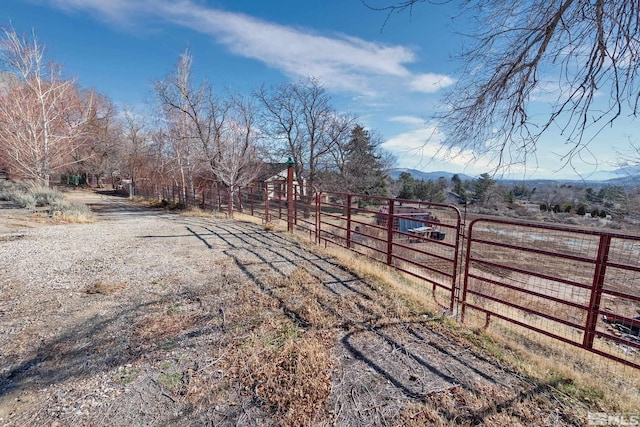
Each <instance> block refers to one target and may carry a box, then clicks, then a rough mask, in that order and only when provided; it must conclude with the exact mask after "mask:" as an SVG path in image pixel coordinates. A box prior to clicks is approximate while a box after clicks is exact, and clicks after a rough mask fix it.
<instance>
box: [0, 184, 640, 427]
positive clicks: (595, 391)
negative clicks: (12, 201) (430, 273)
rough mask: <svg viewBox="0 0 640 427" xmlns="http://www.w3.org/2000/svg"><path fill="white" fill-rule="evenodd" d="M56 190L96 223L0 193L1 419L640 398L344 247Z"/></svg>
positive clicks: (181, 416) (176, 420)
mask: <svg viewBox="0 0 640 427" xmlns="http://www.w3.org/2000/svg"><path fill="white" fill-rule="evenodd" d="M69 197H71V198H74V199H76V200H82V201H83V202H84V203H86V204H88V205H89V206H90V207H91V208H92V209H93V211H94V212H95V217H96V219H95V221H94V222H93V223H89V224H58V223H53V222H52V221H51V220H50V219H48V218H42V217H33V216H32V215H31V214H30V213H28V212H23V211H20V210H15V209H0V217H1V218H0V253H1V254H2V255H1V256H0V272H1V273H2V274H1V276H0V424H2V425H9V426H22V425H25V426H27V425H28V426H31V425H56V426H66V425H73V426H79V425H87V426H89V425H90V426H99V425H178V426H179V425H273V426H280V425H289V426H299V425H336V426H362V425H380V426H387V425H388V426H401V425H404V426H424V425H488V426H489V425H490V426H514V425H522V426H531V425H540V426H542V425H569V426H579V425H584V424H585V423H586V419H587V414H588V412H589V411H605V412H628V411H636V412H637V411H638V410H640V408H638V406H637V405H638V403H637V402H638V399H637V384H638V382H637V378H638V375H637V372H635V371H631V372H630V373H629V374H628V375H626V378H622V377H621V376H613V375H614V374H613V373H612V376H611V381H602V379H601V378H590V377H589V374H588V373H587V374H585V373H584V372H576V371H575V369H574V368H572V367H569V368H567V369H564V368H561V367H559V366H557V363H556V364H555V365H554V363H553V362H551V363H549V362H543V361H541V360H540V359H539V357H538V356H539V355H536V356H535V357H534V356H531V355H530V354H528V353H526V350H524V349H523V348H524V347H522V348H520V347H514V346H510V345H508V344H506V343H503V342H502V341H501V340H500V339H499V337H492V336H491V335H488V334H486V333H485V332H483V331H481V330H471V329H467V328H465V327H463V326H460V325H458V324H455V323H454V322H453V321H451V320H449V319H447V318H446V317H443V316H442V315H441V314H440V313H439V312H438V311H437V306H436V305H429V303H428V300H429V298H427V297H425V296H429V295H430V292H429V291H430V290H429V289H428V287H427V289H426V290H424V291H421V290H420V288H419V287H418V288H416V287H415V286H413V287H412V285H410V284H407V288H406V289H404V288H403V289H399V288H398V287H397V285H398V284H399V283H402V282H403V280H404V279H402V278H400V277H399V276H397V275H394V273H390V272H385V274H387V275H388V276H389V277H392V278H393V280H392V281H391V282H384V281H382V280H381V279H380V278H378V276H377V275H376V274H373V273H371V272H370V271H369V270H367V269H364V268H362V266H361V265H359V264H360V262H362V263H365V261H364V260H362V261H360V259H359V258H356V257H354V258H352V260H354V261H353V262H351V263H345V262H338V260H337V259H336V258H334V257H333V256H332V255H331V254H329V253H328V252H326V251H321V250H319V249H317V248H315V247H312V246H311V245H310V244H309V243H307V242H306V241H304V240H298V239H297V238H295V237H293V236H291V235H288V234H287V233H284V232H283V231H281V230H278V229H275V230H271V229H269V228H268V227H264V226H261V225H260V224H256V223H251V222H249V221H238V220H229V219H225V218H224V217H221V216H215V215H200V216H191V215H185V214H177V213H172V212H168V211H164V210H154V209H147V208H142V207H140V206H138V205H134V204H132V203H131V202H130V201H129V200H127V199H122V198H118V197H114V196H110V195H105V194H97V193H92V192H84V191H75V192H71V193H69ZM345 265H348V267H345ZM371 271H373V268H372V270H371ZM408 289H410V291H409V290H408ZM540 349H543V347H539V348H538V349H537V350H538V351H540ZM543 351H544V350H543ZM603 383H614V384H603ZM614 389H617V390H619V393H616V394H614V393H612V391H611V390H614ZM630 399H631V400H630Z"/></svg>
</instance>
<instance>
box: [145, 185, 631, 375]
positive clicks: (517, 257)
mask: <svg viewBox="0 0 640 427" xmlns="http://www.w3.org/2000/svg"><path fill="white" fill-rule="evenodd" d="M292 190H293V191H292V192H291V204H289V203H288V199H287V198H288V196H289V194H288V192H287V184H286V182H285V181H278V182H270V183H267V184H262V185H258V186H252V187H247V188H243V189H241V190H240V191H238V193H237V194H235V195H231V194H229V192H228V191H227V190H224V189H218V188H216V187H211V188H209V189H206V190H202V191H201V193H200V195H201V196H200V200H197V201H196V203H197V204H201V205H202V206H203V207H205V208H208V209H214V210H216V209H217V210H220V211H230V212H232V211H241V212H244V213H246V214H250V215H254V216H258V217H261V218H262V219H263V221H264V222H270V221H272V220H276V219H279V220H283V221H286V222H287V224H288V225H289V229H292V228H294V227H295V228H296V229H297V230H304V231H305V232H307V233H308V234H309V237H310V238H311V239H312V240H314V241H315V242H316V243H318V244H324V245H328V244H334V245H338V246H342V247H345V248H348V249H350V250H352V251H354V252H357V253H359V254H361V255H363V256H367V257H370V258H372V259H375V260H377V261H380V262H383V263H385V264H387V265H390V266H392V267H394V268H396V269H398V270H400V271H402V272H405V273H407V274H409V275H411V276H414V277H417V278H419V279H421V280H423V281H424V282H426V283H428V284H429V285H430V287H431V291H432V292H433V295H434V297H435V298H436V301H438V300H439V299H443V301H442V302H440V304H441V305H442V306H443V307H446V308H448V309H450V310H452V312H457V313H460V318H461V320H463V321H465V320H466V321H467V322H469V321H471V320H472V319H478V318H479V316H478V314H480V315H481V316H482V318H483V319H484V320H483V321H484V322H485V324H487V325H488V324H489V320H490V319H492V318H495V319H500V320H502V321H505V322H508V323H509V324H512V325H517V326H518V327H521V328H525V329H526V330H532V331H535V332H537V333H540V334H543V335H545V336H548V337H552V338H554V339H556V340H559V341H562V342H564V343H568V344H571V345H574V346H577V347H580V348H583V349H586V350H588V351H590V352H593V353H595V354H598V355H602V356H605V357H607V358H610V359H613V360H616V361H619V362H622V363H624V364H626V365H628V366H632V367H634V368H640V236H629V235H625V234H621V233H611V232H605V231H601V230H597V229H591V230H581V229H576V228H572V227H564V226H556V225H549V224H542V223H536V224H531V223H522V222H517V221H510V220H501V219H497V218H495V219H491V218H488V219H478V220H475V221H473V222H471V223H470V224H469V227H468V230H467V232H466V233H465V232H464V225H463V224H462V223H461V215H460V211H459V210H458V209H457V208H456V207H454V206H450V205H443V204H437V203H426V202H420V201H415V200H399V199H390V198H383V197H372V196H365V195H356V194H345V193H334V192H316V191H315V190H314V189H310V188H307V189H304V190H302V189H301V188H299V187H298V186H297V185H293V186H292ZM156 191H157V190H156ZM162 191H163V194H165V193H166V195H172V196H173V195H174V194H175V193H174V192H173V191H171V189H167V188H163V189H162ZM165 197H166V196H165ZM230 201H231V202H230ZM463 237H466V242H467V245H466V247H464V245H463V244H462V241H463ZM472 314H473V316H472Z"/></svg>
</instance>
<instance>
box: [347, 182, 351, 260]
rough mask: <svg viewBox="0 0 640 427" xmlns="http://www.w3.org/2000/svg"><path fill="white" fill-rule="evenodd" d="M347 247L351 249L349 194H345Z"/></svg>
mask: <svg viewBox="0 0 640 427" xmlns="http://www.w3.org/2000/svg"><path fill="white" fill-rule="evenodd" d="M347 249H351V194H347Z"/></svg>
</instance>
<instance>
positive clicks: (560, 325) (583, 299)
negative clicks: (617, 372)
mask: <svg viewBox="0 0 640 427" xmlns="http://www.w3.org/2000/svg"><path fill="white" fill-rule="evenodd" d="M468 239H469V240H468V246H467V252H466V264H465V274H464V284H463V289H462V294H461V298H460V304H461V306H462V318H463V320H464V318H465V314H466V312H467V311H468V310H469V309H473V310H476V311H478V312H482V313H484V314H485V318H484V321H485V322H487V323H488V322H489V320H490V319H491V318H493V317H495V318H498V319H502V320H505V321H507V322H509V323H511V324H514V325H517V326H519V327H522V328H526V329H529V330H533V331H535V332H538V333H540V334H543V335H546V336H549V337H552V338H554V339H557V340H560V341H562V342H565V343H568V344H571V345H574V346H578V347H581V348H583V349H585V350H588V351H591V352H594V353H597V354H600V355H603V356H605V357H608V358H611V359H614V360H618V361H620V362H623V363H625V364H627V365H630V366H634V367H636V368H640V353H639V350H640V340H639V335H640V334H639V331H640V321H639V320H640V318H638V314H639V310H640V294H639V289H640V274H639V272H640V267H639V265H638V253H639V251H640V240H639V239H640V238H638V237H633V236H627V235H621V234H613V233H605V232H598V231H587V230H577V229H572V228H567V227H557V226H548V225H544V224H522V223H518V222H511V221H503V220H498V219H481V220H476V221H473V222H472V223H471V224H470V227H469V232H468ZM476 319H477V318H476Z"/></svg>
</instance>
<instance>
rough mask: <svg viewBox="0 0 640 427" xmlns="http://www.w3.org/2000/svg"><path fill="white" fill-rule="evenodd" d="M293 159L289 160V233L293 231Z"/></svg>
mask: <svg viewBox="0 0 640 427" xmlns="http://www.w3.org/2000/svg"><path fill="white" fill-rule="evenodd" d="M293 165H294V163H293V159H292V158H291V157H289V160H287V231H289V232H291V231H293V221H294V218H293V216H294V209H295V206H294V205H293V204H294V200H293Z"/></svg>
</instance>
